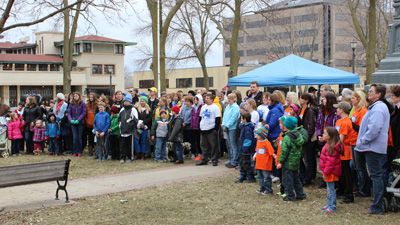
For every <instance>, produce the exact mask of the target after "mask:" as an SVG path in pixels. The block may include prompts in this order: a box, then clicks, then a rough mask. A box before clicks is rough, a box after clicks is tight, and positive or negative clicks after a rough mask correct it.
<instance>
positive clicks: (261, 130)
mask: <svg viewBox="0 0 400 225" xmlns="http://www.w3.org/2000/svg"><path fill="white" fill-rule="evenodd" d="M255 133H256V135H258V136H260V137H261V138H262V139H263V140H265V139H267V138H268V129H267V128H266V127H265V126H262V127H260V128H258V129H257V130H256V132H255Z"/></svg>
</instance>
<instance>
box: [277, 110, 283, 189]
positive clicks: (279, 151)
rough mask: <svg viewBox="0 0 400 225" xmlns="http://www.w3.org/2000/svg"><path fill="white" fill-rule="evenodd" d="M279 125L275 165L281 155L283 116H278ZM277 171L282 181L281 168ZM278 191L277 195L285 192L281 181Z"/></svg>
mask: <svg viewBox="0 0 400 225" xmlns="http://www.w3.org/2000/svg"><path fill="white" fill-rule="evenodd" d="M279 127H280V128H281V131H282V132H281V133H280V134H279V137H278V139H276V142H275V143H276V145H277V151H276V156H275V165H278V164H279V157H280V156H281V146H282V140H283V135H284V133H283V131H284V127H283V116H282V117H281V118H279ZM277 172H278V178H279V180H280V181H282V168H280V169H277ZM279 189H280V190H279V192H278V193H277V195H279V196H282V195H284V194H285V189H284V187H283V182H281V183H280V188H279Z"/></svg>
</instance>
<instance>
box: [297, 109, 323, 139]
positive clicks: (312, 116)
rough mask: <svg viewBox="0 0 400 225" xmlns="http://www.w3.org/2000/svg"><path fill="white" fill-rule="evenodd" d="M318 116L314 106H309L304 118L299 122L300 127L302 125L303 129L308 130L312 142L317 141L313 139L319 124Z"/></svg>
mask: <svg viewBox="0 0 400 225" xmlns="http://www.w3.org/2000/svg"><path fill="white" fill-rule="evenodd" d="M317 114H318V110H317V108H315V107H313V106H307V108H306V109H305V111H304V114H303V116H302V117H301V118H300V120H299V125H302V126H303V128H304V129H306V130H307V132H308V137H309V140H310V141H315V140H316V139H315V138H313V137H314V134H315V126H316V123H317Z"/></svg>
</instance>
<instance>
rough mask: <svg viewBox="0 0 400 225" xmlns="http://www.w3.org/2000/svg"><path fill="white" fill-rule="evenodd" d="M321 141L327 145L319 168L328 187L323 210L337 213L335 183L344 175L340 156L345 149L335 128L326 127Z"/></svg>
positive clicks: (323, 149)
mask: <svg viewBox="0 0 400 225" xmlns="http://www.w3.org/2000/svg"><path fill="white" fill-rule="evenodd" d="M320 139H321V140H320V141H323V142H325V143H326V144H325V145H324V147H323V148H322V151H321V155H320V158H319V167H320V169H321V171H322V174H323V176H324V181H325V182H326V187H327V192H328V193H327V203H326V206H324V207H323V208H322V211H323V212H325V213H333V212H335V211H336V192H335V182H337V181H339V177H340V175H341V173H342V167H341V161H340V155H341V152H342V149H343V147H342V146H341V142H340V137H339V133H338V131H337V130H336V129H335V128H334V127H326V128H325V129H324V133H323V135H322V137H321V138H320Z"/></svg>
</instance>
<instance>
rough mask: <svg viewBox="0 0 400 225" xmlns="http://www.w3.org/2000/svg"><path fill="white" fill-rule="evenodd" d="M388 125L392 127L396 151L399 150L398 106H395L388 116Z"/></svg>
mask: <svg viewBox="0 0 400 225" xmlns="http://www.w3.org/2000/svg"><path fill="white" fill-rule="evenodd" d="M390 127H391V129H392V136H393V145H394V149H395V150H396V151H399V150H400V108H399V107H398V106H396V107H395V109H394V111H393V113H392V115H391V117H390Z"/></svg>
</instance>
